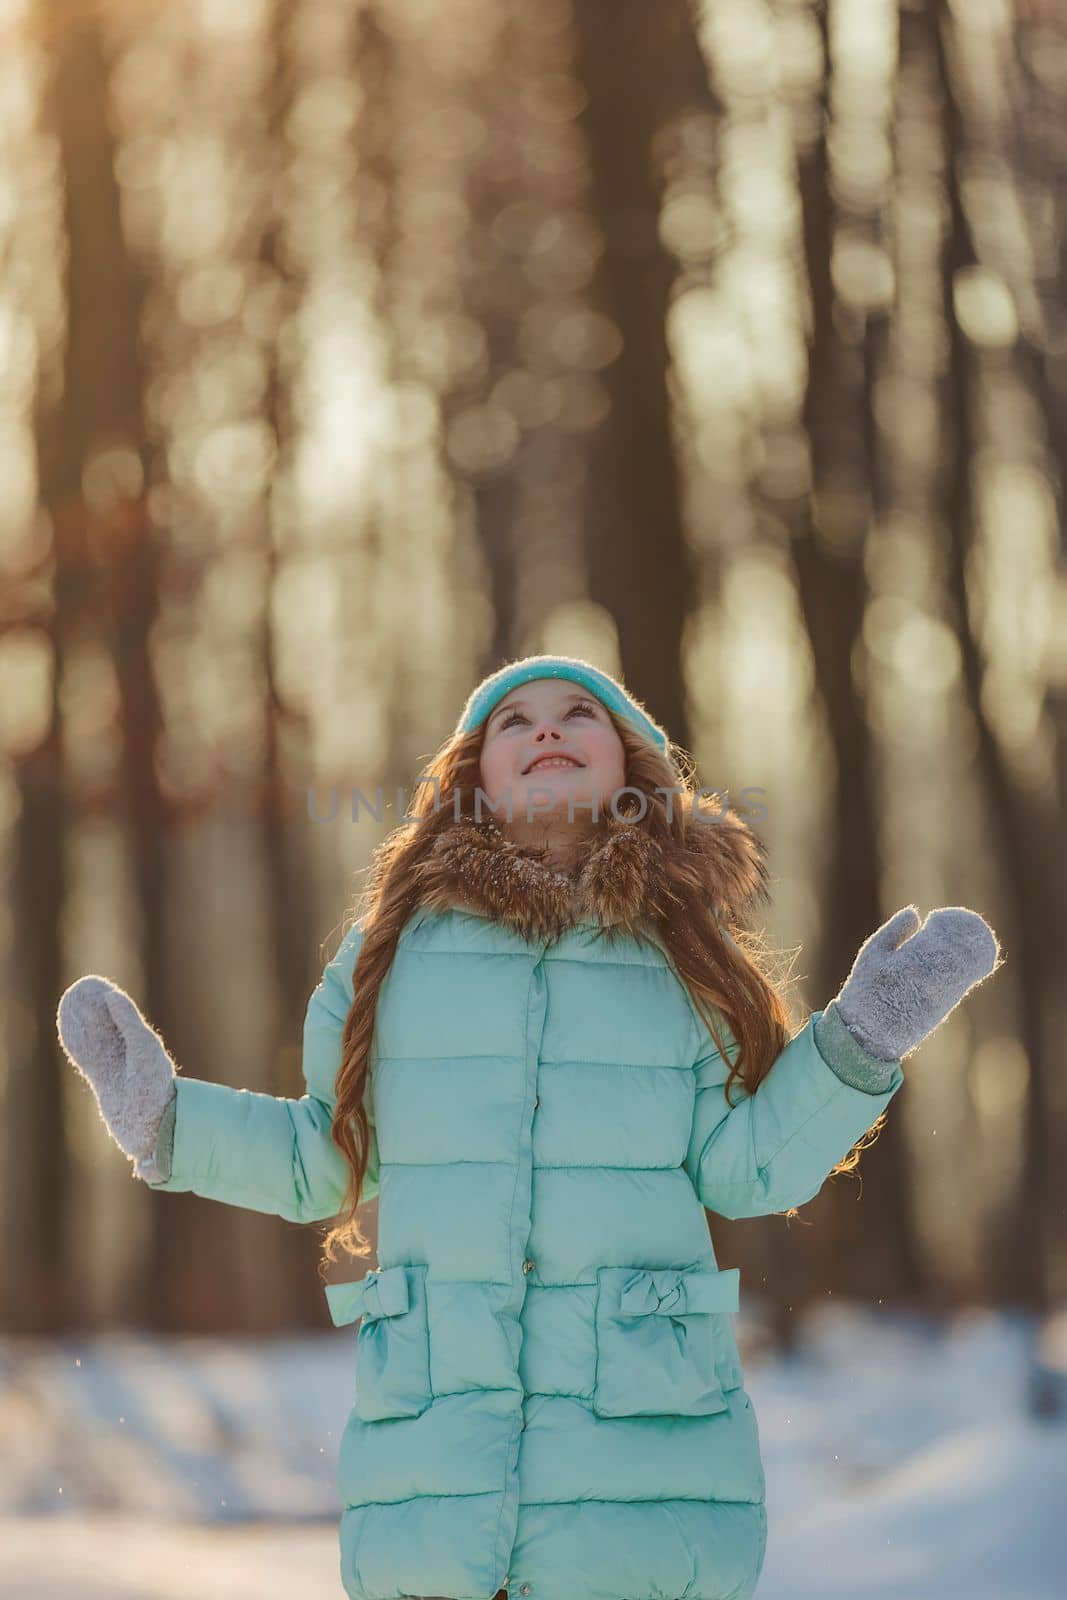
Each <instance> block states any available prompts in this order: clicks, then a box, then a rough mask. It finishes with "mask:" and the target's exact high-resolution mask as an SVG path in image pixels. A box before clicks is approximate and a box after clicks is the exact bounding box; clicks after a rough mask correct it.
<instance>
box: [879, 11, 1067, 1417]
mask: <svg viewBox="0 0 1067 1600" xmlns="http://www.w3.org/2000/svg"><path fill="white" fill-rule="evenodd" d="M902 23H903V24H904V26H906V27H907V29H908V31H909V33H915V34H917V35H918V37H917V38H916V42H915V48H918V49H922V48H927V49H929V50H930V52H931V57H932V60H933V61H934V62H935V63H936V70H937V77H938V85H937V87H938V92H939V97H940V104H941V112H942V137H943V160H944V181H945V190H946V195H947V199H948V229H947V235H946V238H945V242H944V247H943V252H942V271H943V278H942V299H943V305H944V315H945V322H946V326H947V328H948V334H949V351H950V366H949V376H948V383H947V387H946V394H945V397H944V399H945V405H944V409H945V412H946V414H947V416H948V418H949V419H950V424H951V427H950V449H949V452H948V457H947V462H946V470H945V474H944V495H945V508H944V509H945V517H946V522H947V525H948V528H949V531H950V535H951V565H950V583H951V590H952V594H953V598H954V601H955V610H956V617H955V623H956V632H957V637H958V639H959V642H960V650H961V654H962V661H963V681H964V688H965V691H966V696H967V704H968V708H969V710H970V713H971V716H972V717H973V719H974V724H975V728H976V730H977V735H978V761H979V767H980V770H981V772H982V775H983V779H984V783H985V787H986V791H987V794H988V796H989V806H990V812H991V814H992V815H993V816H994V817H995V818H996V819H997V827H996V838H997V839H998V841H999V843H1000V847H1001V850H1002V852H1003V855H1004V866H1005V879H1006V882H1007V884H1008V887H1009V892H1010V894H1011V897H1012V900H1013V902H1014V923H1015V930H1014V931H1015V945H1016V962H1015V976H1016V982H1017V983H1018V985H1019V993H1020V996H1021V999H1022V1018H1021V1031H1022V1043H1023V1047H1024V1049H1025V1052H1026V1057H1027V1061H1028V1063H1029V1068H1030V1071H1029V1078H1028V1082H1027V1098H1026V1106H1025V1113H1024V1119H1025V1120H1024V1141H1023V1155H1022V1163H1021V1174H1020V1192H1019V1194H1018V1196H1017V1201H1016V1205H1015V1207H1014V1210H1013V1212H1012V1214H1011V1215H1010V1216H1006V1217H1005V1218H1004V1220H1003V1223H1002V1226H1001V1228H1000V1236H999V1238H998V1239H997V1240H996V1241H995V1245H994V1251H995V1262H996V1278H997V1279H998V1280H999V1281H998V1288H999V1290H1000V1295H1001V1297H1002V1299H1003V1300H1004V1301H1005V1302H1006V1303H1008V1304H1014V1305H1017V1306H1021V1307H1024V1308H1026V1309H1027V1310H1030V1311H1034V1312H1037V1313H1045V1312H1047V1311H1048V1309H1049V1304H1050V1296H1049V1288H1048V1262H1049V1252H1050V1250H1051V1245H1052V1227H1053V1221H1054V1219H1053V1216H1052V1215H1051V1214H1050V1200H1051V1189H1050V1177H1051V1162H1050V1159H1049V1149H1048V1134H1047V1129H1048V1114H1049V1094H1048V1088H1047V1082H1048V1079H1049V1076H1050V1073H1051V1069H1052V1064H1053V1061H1054V1060H1055V1059H1056V1058H1057V1057H1058V1055H1059V1053H1061V1051H1062V1041H1061V1040H1060V1039H1056V1040H1055V1041H1053V1040H1051V1039H1048V1038H1047V1037H1046V1030H1045V1026H1044V1015H1045V1008H1046V1000H1048V1001H1051V999H1052V997H1053V996H1054V995H1055V994H1056V993H1057V992H1058V991H1059V989H1060V988H1061V987H1062V983H1063V948H1064V942H1065V932H1067V924H1065V912H1064V906H1063V902H1062V899H1061V896H1062V890H1063V883H1062V872H1061V869H1060V867H1059V862H1060V860H1061V859H1062V848H1063V835H1062V832H1059V833H1058V835H1057V832H1056V831H1055V830H1054V829H1053V828H1051V827H1050V826H1049V822H1048V816H1047V812H1046V809H1045V808H1044V807H1043V806H1042V805H1041V804H1040V803H1037V802H1036V801H1035V799H1034V798H1032V797H1031V795H1030V793H1029V792H1028V791H1027V790H1025V789H1024V788H1023V787H1022V786H1021V785H1020V783H1019V782H1018V780H1017V779H1016V778H1015V776H1014V774H1013V772H1012V770H1011V767H1010V766H1009V764H1008V763H1007V762H1006V760H1005V758H1004V754H1003V752H1002V750H1001V746H1000V743H999V741H998V739H997V736H996V733H995V731H994V729H993V728H992V727H991V726H990V722H989V718H988V715H987V713H986V709H985V706H984V704H983V699H982V685H983V680H984V665H983V662H982V658H981V653H980V649H979V645H978V641H977V637H976V630H975V624H974V619H973V616H972V610H971V602H970V597H969V593H968V587H967V580H966V571H967V563H968V560H969V557H970V554H971V549H972V546H973V542H974V532H975V520H976V517H975V507H974V499H973V488H972V482H971V458H972V456H973V454H974V451H975V448H976V446H977V444H978V443H979V442H980V437H981V436H980V430H979V422H978V418H977V408H978V386H979V384H980V382H981V370H980V357H979V356H978V354H977V352H976V351H975V350H974V348H973V346H972V345H971V344H970V342H969V341H968V339H967V337H966V335H965V334H964V332H963V329H962V328H961V327H960V323H959V318H958V315H957V307H956V298H955V288H956V285H957V282H958V280H959V275H960V273H961V272H963V271H964V270H965V269H967V268H969V267H972V266H974V265H975V264H976V263H977V260H978V256H977V251H976V247H975V242H974V239H973V237H972V235H971V229H970V224H969V222H968V218H967V214H966V211H965V209H964V205H963V198H962V193H961V185H960V170H959V169H960V162H961V159H962V156H963V150H964V145H965V141H966V132H965V129H964V126H963V120H962V116H961V113H960V108H959V105H958V103H957V100H956V96H955V94H954V90H953V82H952V73H951V67H950V56H949V52H950V49H951V37H952V28H953V23H952V19H951V14H950V12H949V9H948V6H947V5H946V4H944V3H943V0H927V6H926V9H925V11H924V12H923V13H921V14H912V15H910V16H906V17H905V18H902ZM1034 1399H1035V1401H1037V1402H1038V1404H1044V1402H1043V1401H1041V1400H1040V1399H1039V1397H1038V1396H1037V1395H1035V1396H1034Z"/></svg>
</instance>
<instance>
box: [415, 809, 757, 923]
mask: <svg viewBox="0 0 1067 1600" xmlns="http://www.w3.org/2000/svg"><path fill="white" fill-rule="evenodd" d="M671 848H672V846H671V845H670V843H669V842H668V843H667V844H661V843H660V842H659V841H658V840H656V839H654V838H653V837H652V835H651V834H650V833H649V832H647V830H646V829H645V828H644V827H643V826H642V825H641V823H640V822H633V821H626V820H617V819H616V818H615V817H614V816H611V815H607V816H605V817H603V818H602V819H601V820H600V821H599V822H598V823H597V825H596V827H595V828H594V830H593V834H592V837H591V839H590V841H589V843H588V846H587V848H586V850H585V853H584V859H583V861H582V864H581V866H580V867H579V868H578V869H577V870H576V871H574V872H563V871H560V870H558V869H557V868H555V867H553V866H551V865H550V864H549V863H548V862H547V861H546V860H545V859H544V856H545V852H544V850H543V849H535V848H532V847H528V846H520V845H517V844H515V843H514V842H513V841H512V840H511V839H509V838H508V836H507V835H506V834H505V832H504V831H503V829H502V828H501V827H500V825H499V824H498V823H497V821H496V820H495V818H494V817H492V816H484V817H483V818H482V819H481V820H480V821H477V822H476V821H475V820H474V819H473V818H471V817H461V818H460V819H459V820H458V821H456V822H455V823H453V824H452V825H451V826H450V827H448V828H446V829H445V830H444V832H443V833H441V834H440V835H439V837H438V838H437V840H436V841H435V843H434V846H433V848H432V850H431V852H430V854H429V855H428V856H427V857H426V859H425V860H423V861H421V862H420V863H419V864H418V866H417V867H416V868H415V875H416V880H417V882H418V885H419V900H420V904H422V905H424V906H426V907H427V909H429V910H431V911H445V910H448V909H450V908H452V907H456V908H458V909H460V910H465V911H471V912H474V913H475V914H476V915H478V916H483V917H489V918H491V919H492V920H493V921H495V922H500V923H502V924H504V925H505V926H506V927H508V928H510V929H512V930H513V932H515V933H517V934H519V935H520V936H521V937H522V938H525V939H530V940H537V939H542V938H559V937H560V936H561V935H562V934H563V933H564V932H566V930H567V929H569V928H573V927H575V926H576V925H578V924H579V923H583V922H593V923H594V924H599V925H600V926H601V927H602V928H605V929H609V928H610V929H615V930H617V932H619V933H628V934H631V935H636V934H637V933H638V931H639V930H640V929H641V927H642V925H644V926H645V928H646V929H647V928H648V927H649V926H651V927H652V928H655V926H656V924H657V922H658V921H659V920H661V919H662V918H664V917H666V916H667V915H668V914H669V910H670V906H671V904H672V903H675V904H677V903H678V895H677V892H676V889H675V888H674V887H673V879H675V878H677V877H678V876H679V875H681V876H682V877H683V878H684V877H688V878H689V881H690V882H695V883H696V885H697V886H698V887H699V888H700V890H701V892H703V893H704V894H705V895H706V897H707V900H708V902H709V903H710V904H711V905H712V906H713V907H714V909H715V914H716V916H717V917H719V918H720V920H725V921H727V922H729V921H732V920H733V919H734V918H736V917H739V916H741V915H743V914H744V912H745V911H746V910H748V909H749V908H750V907H751V906H752V905H754V904H756V903H758V902H760V901H765V900H767V899H768V898H769V887H768V885H769V873H768V867H767V858H766V851H765V847H764V845H763V843H762V841H761V840H760V839H759V838H758V837H757V835H756V834H754V833H753V832H752V830H751V828H750V827H749V826H748V825H747V823H745V822H743V821H742V819H741V818H740V817H739V816H738V815H737V813H736V812H735V811H733V810H731V809H730V808H727V809H726V810H725V811H723V810H722V809H721V808H716V807H712V806H710V805H707V804H704V803H703V802H702V803H701V805H700V807H699V810H698V814H697V817H696V818H695V819H694V820H691V821H690V823H689V826H688V828H687V830H686V842H685V844H684V845H683V846H680V847H678V849H677V851H676V856H677V860H676V862H675V864H674V865H675V871H674V873H672V872H671V870H670V866H671V863H670V858H669V852H670V850H671Z"/></svg>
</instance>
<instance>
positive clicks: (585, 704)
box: [500, 700, 596, 729]
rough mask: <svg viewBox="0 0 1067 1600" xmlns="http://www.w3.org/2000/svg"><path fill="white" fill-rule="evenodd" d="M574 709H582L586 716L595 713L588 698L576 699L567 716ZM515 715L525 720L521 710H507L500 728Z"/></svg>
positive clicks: (508, 725)
mask: <svg viewBox="0 0 1067 1600" xmlns="http://www.w3.org/2000/svg"><path fill="white" fill-rule="evenodd" d="M576 711H584V713H585V715H586V716H587V717H593V716H595V715H596V712H595V711H594V709H593V707H592V706H591V705H590V704H589V701H588V700H579V701H577V702H576V703H575V704H574V705H573V706H571V708H570V710H569V711H568V712H567V716H568V717H573V715H574V713H575V712H576ZM516 717H518V718H520V719H521V720H522V721H523V722H525V720H526V717H525V715H524V713H523V712H521V711H509V712H508V714H507V716H506V717H505V718H504V720H503V722H502V723H501V724H500V727H501V729H504V728H510V727H511V724H512V723H513V722H514V721H515V719H516Z"/></svg>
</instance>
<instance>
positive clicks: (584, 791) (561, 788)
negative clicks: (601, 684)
mask: <svg viewBox="0 0 1067 1600" xmlns="http://www.w3.org/2000/svg"><path fill="white" fill-rule="evenodd" d="M625 782H626V763H625V752H624V750H623V745H622V740H621V739H620V738H619V736H618V734H617V733H616V732H615V727H614V724H613V723H612V720H611V718H610V716H609V715H608V713H607V710H606V709H605V707H604V705H603V704H602V703H601V701H599V700H598V699H597V698H596V696H595V695H593V694H590V692H589V691H588V690H587V689H583V688H582V686H581V684H578V683H572V682H571V681H570V679H566V678H535V679H534V680H533V682H532V683H523V684H520V685H519V686H518V688H516V689H512V690H511V691H510V692H509V693H508V694H506V695H505V696H504V698H503V700H501V701H499V702H498V704H497V705H495V706H494V707H493V709H492V711H491V712H490V713H489V717H488V720H487V722H486V727H485V738H484V742H483V744H482V758H481V786H482V788H483V789H484V790H485V792H486V794H487V795H488V797H489V803H490V805H491V806H492V807H493V810H494V814H497V816H498V820H504V819H507V818H508V817H509V811H508V795H509V793H510V796H511V810H510V816H511V817H512V818H513V819H514V820H515V821H516V822H536V820H537V819H538V818H539V817H544V818H545V819H546V820H547V819H549V818H552V819H553V820H555V821H559V820H567V821H570V820H571V819H572V818H573V820H574V821H575V822H578V823H580V824H581V823H584V824H588V823H589V822H591V821H593V820H594V811H593V802H594V801H595V802H596V812H595V817H596V818H599V817H602V816H603V815H604V813H605V810H606V809H607V807H608V806H609V804H610V801H611V797H612V795H613V794H614V793H615V792H616V791H617V790H619V789H621V788H622V787H623V786H624V784H625ZM568 802H569V804H570V805H571V806H572V807H573V811H572V812H568Z"/></svg>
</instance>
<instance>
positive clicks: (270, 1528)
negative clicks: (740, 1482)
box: [0, 1305, 1067, 1600]
mask: <svg viewBox="0 0 1067 1600" xmlns="http://www.w3.org/2000/svg"><path fill="white" fill-rule="evenodd" d="M746 1334H747V1335H748V1337H746ZM738 1335H739V1339H740V1341H741V1348H742V1355H743V1357H744V1359H745V1366H746V1373H747V1386H748V1390H749V1393H750V1394H751V1396H752V1400H753V1404H754V1406H755V1408H756V1414H757V1417H758V1419H759V1427H760V1437H761V1441H762V1445H763V1454H764V1461H765V1465H766V1470H767V1506H768V1516H769V1524H770V1533H769V1538H768V1548H767V1560H766V1565H765V1567H764V1571H763V1577H762V1580H761V1582H760V1586H759V1590H758V1600H836V1597H838V1596H841V1597H842V1600H844V1597H846V1596H847V1597H849V1600H1063V1597H1064V1596H1067V1531H1065V1522H1067V1517H1065V1513H1067V1422H1065V1421H1060V1422H1058V1423H1056V1422H1045V1423H1040V1422H1036V1421H1033V1420H1031V1419H1029V1418H1028V1416H1027V1414H1026V1411H1025V1407H1024V1400H1025V1392H1026V1381H1027V1370H1028V1364H1027V1357H1028V1343H1029V1335H1028V1328H1027V1326H1026V1324H1025V1323H1022V1322H1018V1321H1015V1320H1013V1319H1010V1318H1005V1317H1002V1316H998V1315H995V1314H993V1313H988V1312H983V1311H972V1312H968V1313H966V1314H964V1315H962V1316H960V1317H958V1318H956V1319H955V1320H954V1321H953V1322H951V1323H949V1324H947V1325H938V1324H933V1323H930V1322H929V1321H925V1320H923V1319H919V1318H910V1317H906V1316H903V1315H893V1314H890V1313H887V1312H885V1311H884V1310H883V1309H882V1308H876V1309H875V1311H874V1312H873V1313H872V1312H871V1311H870V1310H868V1309H866V1308H858V1307H857V1308H852V1307H844V1306H841V1305H838V1306H835V1307H833V1308H832V1309H831V1308H830V1307H828V1308H827V1309H826V1310H825V1311H824V1312H821V1313H820V1314H819V1315H818V1316H812V1317H809V1318H808V1319H807V1320H806V1322H805V1325H804V1343H803V1350H802V1354H801V1357H800V1359H799V1360H797V1361H796V1362H795V1363H792V1364H790V1363H783V1362H781V1361H765V1360H762V1359H761V1358H760V1357H759V1356H758V1354H757V1353H756V1352H757V1348H758V1346H757V1338H758V1328H757V1326H756V1324H755V1323H752V1324H750V1325H749V1326H748V1327H747V1328H746V1322H745V1319H744V1318H743V1317H742V1318H740V1319H739V1322H738ZM1042 1351H1043V1354H1044V1356H1045V1358H1046V1360H1047V1361H1049V1362H1050V1363H1051V1364H1052V1365H1053V1366H1054V1367H1056V1368H1058V1369H1060V1370H1064V1369H1067V1359H1065V1356H1067V1314H1064V1315H1061V1317H1060V1318H1059V1319H1058V1321H1057V1322H1056V1323H1054V1324H1053V1325H1052V1326H1051V1327H1050V1328H1049V1329H1048V1330H1047V1331H1046V1334H1045V1336H1044V1340H1043V1344H1042ZM352 1391H353V1368H352V1330H351V1329H348V1328H346V1329H342V1330H339V1331H338V1332H336V1333H334V1332H330V1333H328V1334H325V1335H323V1336H321V1337H313V1338H310V1339H301V1340H284V1341H252V1340H237V1339H224V1340H217V1339H211V1340H209V1339H197V1340H180V1341H168V1342H166V1343H162V1342H159V1341H152V1340H148V1339H144V1338H141V1337H139V1336H136V1335H111V1336H107V1337H102V1338H95V1339H71V1340H68V1341H65V1342H63V1343H62V1344H58V1345H57V1344H43V1343H37V1342H28V1341H21V1340H14V1339H9V1340H6V1341H2V1340H0V1600H212V1597H214V1596H219V1597H220V1600H221V1597H225V1600H293V1597H294V1596H297V1595H311V1596H314V1597H315V1600H332V1597H336V1600H344V1597H343V1592H342V1589H341V1586H340V1581H339V1578H338V1575H337V1527H336V1523H337V1516H338V1510H339V1508H338V1504H337V1498H336V1491H335V1488H334V1470H335V1463H336V1449H337V1443H338V1438H339V1434H340V1428H341V1427H342V1426H343V1423H344V1418H345V1415H346V1413H347V1407H348V1404H349V1402H350V1399H351V1395H352Z"/></svg>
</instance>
